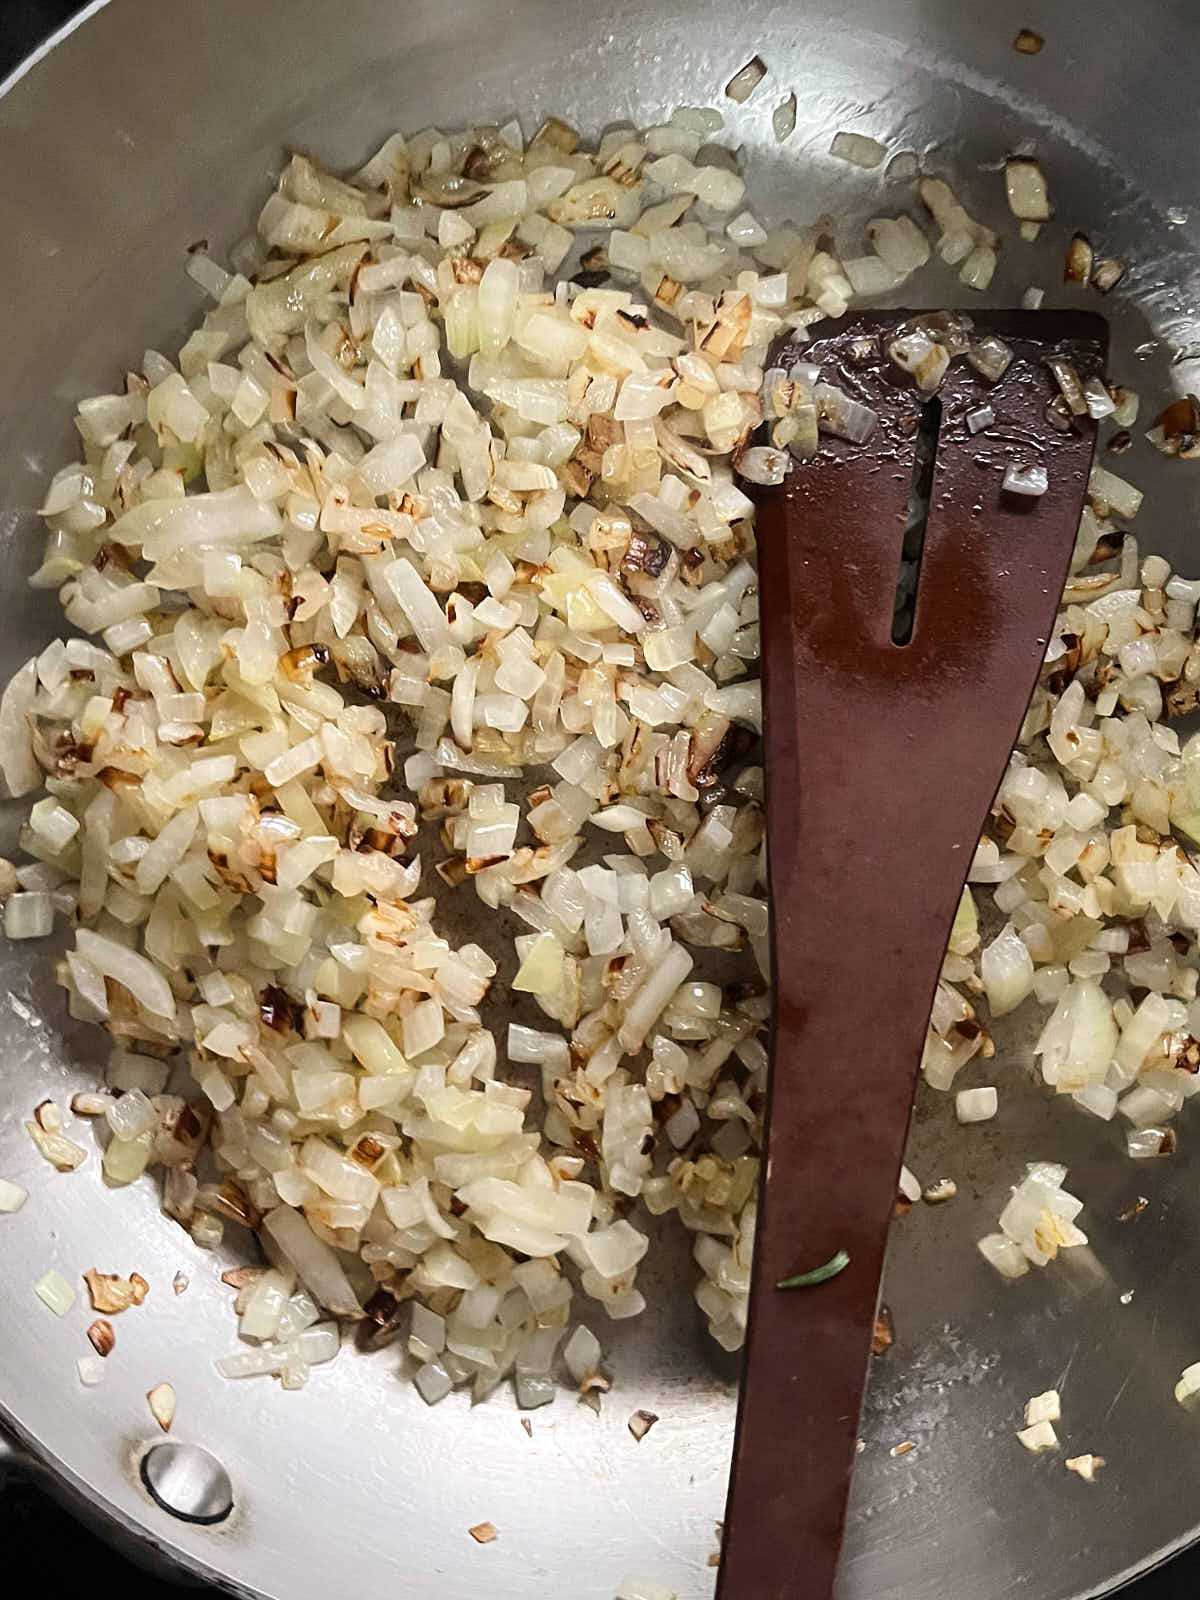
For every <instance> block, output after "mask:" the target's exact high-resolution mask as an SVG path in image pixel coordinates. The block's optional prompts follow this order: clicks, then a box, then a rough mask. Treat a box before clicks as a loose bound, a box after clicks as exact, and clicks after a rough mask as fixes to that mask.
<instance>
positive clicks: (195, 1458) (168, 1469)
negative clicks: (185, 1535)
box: [141, 1440, 233, 1526]
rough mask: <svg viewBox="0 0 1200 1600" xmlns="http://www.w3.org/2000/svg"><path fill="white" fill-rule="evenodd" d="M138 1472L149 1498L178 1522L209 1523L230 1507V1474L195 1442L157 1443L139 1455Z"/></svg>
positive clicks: (218, 1518)
mask: <svg viewBox="0 0 1200 1600" xmlns="http://www.w3.org/2000/svg"><path fill="white" fill-rule="evenodd" d="M141 1473H142V1482H143V1483H144V1484H145V1486H146V1488H147V1490H148V1491H149V1493H150V1497H151V1499H152V1500H154V1502H155V1503H156V1504H157V1505H160V1506H161V1507H162V1508H163V1510H164V1511H168V1512H170V1514H171V1516H173V1517H178V1518H179V1520H180V1521H181V1522H199V1523H202V1524H204V1525H205V1526H211V1525H212V1524H213V1523H216V1522H224V1520H225V1518H226V1517H227V1516H228V1515H229V1513H230V1512H231V1511H232V1510H233V1485H232V1484H231V1483H230V1481H229V1474H228V1473H227V1472H226V1471H225V1468H224V1467H223V1466H222V1465H221V1463H220V1462H219V1461H218V1460H217V1458H216V1457H215V1456H213V1455H210V1454H209V1452H208V1451H207V1450H204V1449H202V1448H201V1446H200V1445H198V1444H178V1443H176V1442H174V1441H173V1440H164V1442H163V1443H162V1444H156V1445H155V1446H154V1447H153V1448H152V1449H150V1450H147V1452H146V1454H145V1455H144V1456H143V1457H142V1465H141Z"/></svg>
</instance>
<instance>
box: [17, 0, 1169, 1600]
mask: <svg viewBox="0 0 1200 1600" xmlns="http://www.w3.org/2000/svg"><path fill="white" fill-rule="evenodd" d="M112 3H114V4H117V5H119V4H120V0H112ZM196 3H198V4H203V0H196ZM247 4H250V5H252V4H254V0H247ZM79 9H80V6H79V4H78V0H0V78H4V77H6V76H7V75H8V73H9V72H10V71H11V70H12V68H13V67H14V66H15V65H16V64H17V62H18V61H20V59H21V58H22V57H23V56H25V55H27V54H28V53H29V51H30V50H32V49H33V48H34V46H35V45H37V44H39V43H40V42H41V40H42V39H44V38H45V37H46V36H47V35H48V34H50V33H51V32H53V30H54V29H55V28H57V27H58V26H59V25H60V24H61V23H63V22H65V21H66V19H67V18H68V17H69V16H71V15H72V14H73V13H74V12H75V11H77V10H79ZM181 21H182V16H181ZM3 159H4V155H3V149H2V147H0V161H2V160H3ZM15 220H16V219H10V222H11V221H15ZM1097 1492H1098V1493H1103V1492H1104V1490H1103V1486H1102V1484H1101V1485H1098V1486H1097ZM0 1549H3V1550H5V1551H6V1552H7V1554H8V1555H9V1557H10V1558H13V1557H15V1558H16V1563H17V1565H16V1568H14V1570H23V1569H25V1563H26V1561H32V1560H33V1559H34V1558H36V1562H37V1588H38V1591H39V1593H41V1594H43V1595H46V1596H48V1597H49V1596H58V1595H67V1594H74V1593H76V1592H77V1585H80V1583H81V1581H82V1580H85V1579H86V1588H87V1591H88V1592H89V1593H94V1594H103V1593H113V1592H115V1591H116V1589H117V1587H118V1586H120V1591H121V1594H122V1600H171V1597H172V1596H173V1595H174V1594H175V1593H176V1592H179V1593H182V1594H184V1595H194V1596H196V1597H197V1600H206V1597H207V1595H208V1594H210V1593H211V1591H204V1592H203V1596H202V1592H201V1591H200V1590H199V1589H196V1588H193V1587H191V1586H190V1585H189V1587H188V1588H187V1589H185V1590H183V1591H176V1590H175V1589H174V1587H173V1586H172V1585H169V1584H164V1583H162V1582H161V1581H159V1580H157V1579H154V1578H148V1577H146V1576H145V1575H144V1574H142V1573H141V1572H139V1571H138V1569H137V1568H135V1567H132V1566H130V1565H128V1564H127V1563H126V1562H124V1561H123V1560H122V1559H121V1558H120V1557H119V1556H116V1555H114V1554H112V1552H110V1551H109V1550H108V1548H107V1547H106V1546H105V1545H103V1544H100V1543H98V1542H97V1541H96V1540H95V1539H93V1538H92V1537H91V1536H90V1535H89V1534H87V1533H85V1532H83V1530H82V1529H79V1528H77V1527H75V1525H74V1524H73V1523H72V1522H71V1521H70V1519H69V1518H68V1517H67V1516H66V1515H65V1513H64V1512H62V1511H60V1510H59V1509H58V1508H57V1506H55V1505H54V1504H53V1502H52V1501H50V1500H48V1499H47V1498H45V1497H44V1496H43V1495H41V1494H40V1493H39V1492H38V1491H37V1490H35V1489H33V1488H32V1487H30V1486H28V1485H26V1484H22V1483H19V1482H12V1481H10V1482H9V1484H8V1486H7V1488H5V1489H4V1490H3V1492H2V1493H0ZM26 1570H27V1569H26ZM1198 1592H1200V1554H1197V1555H1187V1556H1184V1557H1182V1558H1181V1559H1180V1560H1177V1561H1174V1562H1172V1563H1171V1564H1170V1566H1169V1567H1165V1568H1162V1569H1160V1571H1159V1572H1157V1573H1155V1574H1154V1575H1153V1576H1151V1577H1149V1578H1145V1579H1143V1581H1142V1582H1141V1583H1139V1584H1135V1585H1134V1586H1133V1587H1132V1588H1129V1589H1127V1590H1125V1592H1124V1597H1123V1600H1194V1597H1195V1596H1196V1595H1197V1593H1198ZM213 1600H216V1597H215V1596H213ZM413 1600H434V1597H433V1596H420V1597H418V1596H414V1597H413Z"/></svg>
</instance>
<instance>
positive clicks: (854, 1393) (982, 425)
mask: <svg viewBox="0 0 1200 1600" xmlns="http://www.w3.org/2000/svg"><path fill="white" fill-rule="evenodd" d="M920 315H921V314H919V313H906V312H899V311H895V312H884V313H876V314H870V315H863V316H859V317H857V318H855V319H854V320H853V321H852V322H851V323H849V324H848V325H847V324H843V325H839V329H838V332H837V333H836V334H835V335H834V336H833V337H831V338H827V339H821V340H818V341H815V342H813V343H810V344H806V345H804V346H802V347H797V348H785V349H784V350H783V351H782V353H781V354H779V355H777V356H776V357H775V361H776V362H777V364H778V365H780V366H783V367H786V368H789V369H790V367H791V365H792V363H794V362H797V361H800V362H812V363H817V364H819V365H820V368H821V373H820V381H821V382H822V383H825V384H828V385H830V386H831V387H833V388H837V389H840V390H841V391H842V392H843V393H844V394H845V395H847V396H849V397H850V399H852V400H853V401H855V402H857V403H859V404H861V405H865V406H867V407H868V408H869V409H871V410H873V411H875V412H877V413H878V417H879V420H878V423H877V424H876V426H875V428H874V431H873V432H872V433H871V436H870V437H869V439H867V441H866V442H865V443H860V444H855V443H850V442H848V441H846V440H843V439H837V438H830V437H828V435H825V434H823V435H822V439H821V448H820V450H819V453H818V455H817V456H816V457H815V458H814V459H812V460H809V461H805V462H801V463H797V464H796V466H795V467H794V469H793V470H792V471H791V472H790V473H789V474H788V476H787V478H786V479H785V481H784V483H783V484H782V485H780V486H779V487H776V488H763V489H761V490H759V491H758V495H757V498H758V501H759V508H758V524H757V525H758V557H759V587H760V597H761V621H762V653H763V671H764V694H765V716H766V781H767V846H768V854H769V864H770V883H771V904H772V923H773V940H772V951H773V964H774V969H775V970H774V1023H773V1029H774V1036H773V1046H772V1059H771V1078H770V1091H769V1108H768V1126H767V1129H766V1134H765V1149H764V1161H763V1182H762V1193H761V1201H760V1207H759V1213H758V1234H757V1242H756V1247H755V1256H754V1269H753V1281H752V1289H751V1300H750V1321H749V1332H748V1342H747V1352H746V1366H745V1372H744V1376H743V1380H742V1391H741V1399H740V1406H739V1413H738V1430H737V1439H736V1444H735V1449H734V1463H733V1472H732V1477H731V1482H730V1492H729V1502H728V1511H727V1519H726V1526H725V1533H724V1552H723V1560H722V1566H721V1573H720V1579H719V1591H718V1592H719V1594H720V1596H721V1597H722V1600H785V1597H786V1600H828V1597H829V1596H831V1595H832V1594H833V1592H834V1584H835V1573H836V1567H837V1559H838V1552H839V1549H840V1546H841V1539H842V1527H843V1522H844V1519H845V1514H846V1503H847V1496H848V1493H849V1487H850V1474H851V1469H852V1466H853V1462H854V1456H855V1445H856V1439H857V1436H858V1419H859V1410H860V1407H861V1402H862V1395H863V1389H864V1385H865V1381H866V1372H867V1363H868V1356H869V1351H870V1345H871V1336H872V1329H873V1324H874V1318H875V1313H876V1307H877V1302H878V1295H879V1283H880V1274H881V1270H882V1267H883V1257H884V1249H885V1245H886V1242H887V1232H888V1224H889V1221H890V1219H891V1216H892V1213H893V1207H894V1202H895V1198H896V1185H897V1178H898V1173H899V1167H900V1161H901V1156H902V1154H903V1151H904V1145H905V1139H906V1135H907V1131H908V1123H909V1114H910V1110H911V1105H912V1097H913V1089H914V1082H915V1078H916V1074H917V1069H918V1066H919V1063H920V1059H921V1052H922V1046H923V1041H924V1038H925V1029H926V1024H927V1020H928V1016H929V1010H930V1005H931V1001H932V996H933V990H934V986H935V984H936V981H937V977H938V973H939V969H940V963H941V960H942V954H943V951H944V949H945V945H946V940H947V937H948V934H949V930H950V925H951V922H952V920H953V917H954V912H955V908H956V906H957V904H958V901H959V898H960V894H961V890H962V886H963V881H964V878H965V876H966V872H967V868H968V866H969V863H970V861H971V856H972V853H973V850H974V848H975V844H976V841H977V840H978V837H979V833H980V829H981V826H982V824H983V822H984V820H985V818H986V815H987V810H988V806H989V804H990V802H991V800H992V797H993V795H994V793H995V791H996V789H997V787H998V785H999V782H1000V779H1001V777H1002V776H1003V772H1004V768H1005V764H1006V762H1007V760H1008V756H1009V752H1010V750H1011V747H1012V745H1013V742H1014V740H1015V739H1016V737H1017V733H1018V731H1019V728H1020V724H1021V720H1022V717H1023V714H1024V711H1025V708H1026V704H1027V702H1028V700H1029V697H1030V694H1031V692H1032V690H1033V687H1034V684H1035V681H1036V678H1037V673H1038V668H1039V666H1040V664H1041V662H1042V658H1043V655H1044V652H1045V649H1046V643H1047V640H1048V639H1049V636H1050V630H1051V627H1052V624H1053V621H1054V616H1055V612H1056V609H1057V607H1058V604H1059V597H1060V594H1061V590H1062V585H1063V581H1064V578H1065V575H1066V572H1067V567H1068V563H1069V559H1070V555H1071V551H1072V548H1073V546H1074V543H1075V538H1076V532H1077V529H1078V525H1079V518H1080V512H1081V509H1082V506H1083V502H1084V495H1085V491H1086V486H1087V481H1088V473H1089V469H1090V464H1091V458H1092V452H1093V448H1094V443H1095V424H1094V422H1092V421H1091V420H1090V418H1089V416H1088V415H1087V414H1086V413H1085V414H1083V415H1082V416H1074V415H1071V413H1070V408H1069V407H1067V406H1065V405H1064V403H1063V401H1062V400H1061V398H1060V385H1059V384H1058V383H1057V382H1056V380H1055V377H1054V375H1053V372H1052V369H1051V368H1050V367H1049V366H1048V365H1047V361H1048V360H1055V359H1062V360H1065V361H1067V362H1069V363H1070V365H1071V366H1072V367H1073V368H1074V371H1075V372H1076V373H1077V374H1078V375H1079V377H1080V378H1081V379H1084V380H1086V379H1088V378H1090V377H1094V376H1098V375H1101V374H1102V373H1103V370H1104V362H1105V358H1106V354H1107V339H1108V335H1107V327H1106V324H1105V322H1104V320H1103V319H1102V318H1101V317H1098V316H1094V315H1092V314H1090V313H1086V312H1041V311H1039V312H996V313H992V312H984V313H980V312H975V313H973V314H972V318H973V322H974V328H973V332H972V334H971V337H972V338H973V339H974V340H981V339H984V338H986V337H987V336H992V337H994V338H998V339H1000V340H1002V341H1003V343H1004V344H1005V345H1007V346H1008V347H1009V348H1010V349H1011V350H1012V352H1013V359H1012V362H1011V365H1010V366H1009V367H1008V369H1007V371H1006V372H1005V373H1004V375H1003V376H1002V377H1001V378H1000V380H999V381H998V382H995V383H989V382H987V381H986V380H985V379H984V378H983V377H982V376H981V375H980V374H979V373H978V372H977V371H976V370H975V369H974V368H973V367H972V366H971V365H970V363H969V362H968V360H967V359H966V358H965V357H963V356H960V357H959V358H958V359H956V360H954V361H953V362H952V364H951V365H950V367H949V369H948V371H947V372H946V374H945V376H944V378H943V380H942V383H941V385H940V387H939V389H938V390H937V392H936V395H935V396H932V397H931V396H927V395H924V394H922V393H921V392H920V390H919V389H918V388H917V386H916V384H915V382H914V380H913V379H912V378H911V377H910V376H908V375H906V374H905V373H904V372H902V371H901V370H900V368H899V367H897V366H896V364H895V363H894V362H891V361H890V360H889V359H888V357H887V355H886V353H885V352H886V349H887V346H888V344H889V342H890V341H891V340H892V339H893V338H894V336H895V334H896V332H897V330H898V328H899V327H900V326H901V325H902V324H907V325H909V326H911V324H912V321H913V319H914V318H919V317H920ZM1068 377H1069V374H1068ZM1078 398H1079V397H1078V396H1077V395H1076V396H1075V399H1076V403H1077V404H1078ZM986 407H990V408H991V410H992V412H993V413H994V420H992V421H990V422H988V420H987V413H986V411H985V410H983V408H986ZM968 416H970V417H971V418H972V423H973V424H974V425H975V426H977V427H978V428H979V429H980V431H978V432H972V430H971V424H969V423H968V420H967V418H968ZM1064 423H1065V425H1066V431H1061V430H1062V429H1063V426H1064ZM1010 466H1012V467H1037V466H1042V467H1044V468H1045V469H1046V476H1047V479H1048V486H1047V487H1046V490H1045V492H1044V493H1043V494H1041V495H1040V496H1029V495H1026V494H1017V493H1012V492H1008V491H1006V490H1005V489H1004V488H1003V487H1002V484H1003V481H1004V476H1005V471H1006V469H1007V468H1009V467H1010ZM1018 481H1021V480H1018ZM970 1248H971V1247H970V1241H969V1240H964V1241H963V1249H964V1251H967V1250H970ZM839 1252H845V1253H846V1254H847V1255H848V1256H849V1264H848V1265H847V1266H845V1268H844V1269H843V1270H840V1271H837V1272H836V1273H835V1274H834V1275H832V1276H829V1277H827V1278H825V1279H824V1281H819V1282H816V1283H812V1284H810V1285H808V1286H804V1287H799V1288H795V1289H781V1288H778V1287H777V1285H778V1284H779V1283H780V1282H781V1281H782V1280H784V1279H786V1278H788V1277H789V1276H794V1275H796V1274H798V1273H800V1274H803V1273H805V1272H806V1271H807V1270H809V1269H813V1268H817V1267H820V1266H821V1265H822V1264H824V1263H827V1262H829V1261H831V1260H834V1259H835V1258H838V1253H839ZM835 1265H836V1261H835ZM963 1268H964V1270H971V1268H970V1263H969V1262H964V1263H963ZM948 1270H955V1269H954V1268H953V1266H951V1265H949V1264H948Z"/></svg>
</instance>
